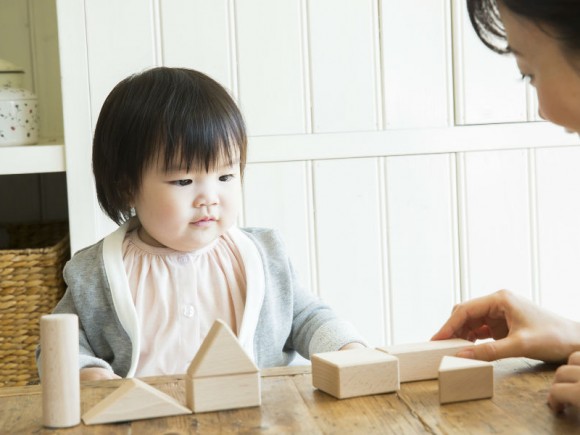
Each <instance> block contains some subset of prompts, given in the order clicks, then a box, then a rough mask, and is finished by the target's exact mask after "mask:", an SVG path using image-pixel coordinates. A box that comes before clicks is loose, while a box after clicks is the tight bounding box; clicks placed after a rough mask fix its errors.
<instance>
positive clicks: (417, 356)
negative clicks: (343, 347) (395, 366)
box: [377, 338, 473, 382]
mask: <svg viewBox="0 0 580 435" xmlns="http://www.w3.org/2000/svg"><path fill="white" fill-rule="evenodd" d="M470 346H473V343H472V342H471V341H468V340H462V339H460V338H453V339H450V340H439V341H427V342H425V343H413V344H400V345H395V346H387V347H379V348H377V349H378V350H380V351H383V352H386V353H388V354H389V355H393V356H396V357H397V358H399V372H400V381H401V382H411V381H421V380H425V379H437V376H438V374H439V373H438V371H439V364H440V363H441V359H442V358H443V357H444V356H445V355H455V354H456V353H457V352H459V351H460V350H462V349H464V348H466V347H470Z"/></svg>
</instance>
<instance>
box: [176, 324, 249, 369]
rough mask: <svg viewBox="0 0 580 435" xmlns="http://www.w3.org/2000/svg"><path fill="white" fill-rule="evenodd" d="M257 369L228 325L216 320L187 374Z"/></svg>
mask: <svg viewBox="0 0 580 435" xmlns="http://www.w3.org/2000/svg"><path fill="white" fill-rule="evenodd" d="M257 371H258V367H256V365H255V364H254V362H253V361H252V359H251V358H250V357H249V356H248V355H247V354H246V352H245V351H244V349H243V348H242V346H241V345H240V343H239V342H238V339H237V338H236V336H235V335H234V333H233V332H232V330H231V329H230V328H229V327H228V325H226V324H225V323H224V322H222V321H221V320H216V321H215V322H214V324H213V326H212V327H211V329H210V330H209V332H208V334H207V336H206V337H205V340H204V341H203V343H202V344H201V346H200V347H199V351H198V352H197V354H196V355H195V358H193V361H192V362H191V364H190V366H189V368H188V369H187V376H189V377H190V378H199V377H207V376H220V375H234V374H238V373H254V372H257Z"/></svg>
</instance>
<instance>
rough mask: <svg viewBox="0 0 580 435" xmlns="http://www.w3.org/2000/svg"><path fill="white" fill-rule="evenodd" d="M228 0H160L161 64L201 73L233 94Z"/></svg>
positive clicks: (230, 20) (230, 12) (231, 36)
mask: <svg viewBox="0 0 580 435" xmlns="http://www.w3.org/2000/svg"><path fill="white" fill-rule="evenodd" d="M230 4H231V2H230V1H229V0H209V1H208V0H163V1H162V2H161V3H160V11H161V43H162V48H163V64H164V65H166V66H172V67H184V68H192V69H195V70H198V71H201V72H203V73H205V74H207V75H209V76H210V77H212V78H213V79H215V80H217V81H218V82H220V83H221V84H222V85H223V86H224V87H226V88H228V89H230V90H231V91H235V87H234V77H233V71H234V66H233V64H232V55H233V53H232V50H234V48H233V47H232V40H233V39H232V38H233V35H232V30H233V29H232V28H231V26H230V23H231V22H232V21H233V20H232V19H231V14H232V13H233V11H230V7H229V5H230Z"/></svg>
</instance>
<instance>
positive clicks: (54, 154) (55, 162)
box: [0, 139, 66, 175]
mask: <svg viewBox="0 0 580 435" xmlns="http://www.w3.org/2000/svg"><path fill="white" fill-rule="evenodd" d="M63 143H64V141H63V140H62V139H50V140H48V139H41V141H40V142H39V143H38V144H37V145H23V146H11V147H0V175H9V174H37V173H45V172H64V171H65V170H66V164H65V156H64V144H63Z"/></svg>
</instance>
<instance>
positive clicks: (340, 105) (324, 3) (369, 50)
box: [308, 0, 381, 133]
mask: <svg viewBox="0 0 580 435" xmlns="http://www.w3.org/2000/svg"><path fill="white" fill-rule="evenodd" d="M308 6H309V8H308V11H309V24H310V26H309V35H310V59H311V61H310V65H311V72H312V83H311V87H312V107H313V129H314V131H315V132H317V133H323V132H333V131H362V130H376V129H377V128H378V126H379V122H380V121H379V120H380V117H381V115H380V113H379V112H381V109H380V101H381V99H380V92H381V91H380V84H379V80H378V78H377V77H378V58H379V56H378V54H377V51H376V50H377V45H378V44H377V41H378V29H377V24H376V23H377V10H376V3H375V2H373V1H371V0H316V1H310V2H308Z"/></svg>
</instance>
